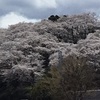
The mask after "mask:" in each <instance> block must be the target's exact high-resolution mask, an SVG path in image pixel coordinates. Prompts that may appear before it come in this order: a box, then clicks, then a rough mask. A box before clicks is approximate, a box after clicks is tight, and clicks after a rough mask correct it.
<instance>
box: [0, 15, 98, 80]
mask: <svg viewBox="0 0 100 100" xmlns="http://www.w3.org/2000/svg"><path fill="white" fill-rule="evenodd" d="M96 22H97V21H96V19H95V17H94V15H92V14H80V15H70V16H69V15H66V16H65V15H64V16H61V17H60V18H59V19H58V20H57V21H56V22H52V21H50V20H42V21H41V22H38V23H36V24H33V23H19V24H16V25H11V26H10V27H9V28H8V29H0V69H1V73H3V75H5V76H6V77H7V76H8V77H10V76H11V75H15V74H16V73H17V75H19V78H20V79H22V80H27V79H30V77H31V76H30V74H29V73H31V72H34V73H35V75H42V74H43V72H44V71H45V70H47V69H48V68H49V67H50V66H53V65H58V64H59V60H60V58H59V57H61V59H63V58H66V57H67V56H68V55H71V54H73V53H74V54H76V55H83V56H86V57H89V55H91V56H92V57H94V58H93V59H95V57H97V56H96V55H98V64H99V62H100V61H99V56H100V31H96V32H95V29H94V27H95V25H96ZM91 32H92V33H91ZM59 52H61V53H59ZM58 58H59V59H58ZM91 59H92V58H91ZM91 59H90V61H91V62H92V60H91ZM22 72H23V75H22ZM26 72H27V73H26ZM25 73H26V74H25ZM9 75H10V76H9ZM28 77H29V78H28ZM8 79H9V78H8Z"/></svg>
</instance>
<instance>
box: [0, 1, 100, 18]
mask: <svg viewBox="0 0 100 100" xmlns="http://www.w3.org/2000/svg"><path fill="white" fill-rule="evenodd" d="M10 12H17V13H20V14H21V15H24V16H26V17H27V18H28V19H44V18H47V17H48V16H50V15H52V14H59V15H62V14H77V13H83V12H96V13H97V14H100V0H0V16H4V15H5V14H8V13H10Z"/></svg>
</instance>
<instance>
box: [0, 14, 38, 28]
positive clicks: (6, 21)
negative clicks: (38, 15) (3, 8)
mask: <svg viewBox="0 0 100 100" xmlns="http://www.w3.org/2000/svg"><path fill="white" fill-rule="evenodd" d="M38 21H40V20H39V19H38V20H37V19H28V18H26V17H24V16H22V15H20V14H18V13H15V12H10V13H8V14H6V15H5V16H2V17H0V28H7V27H8V26H9V25H13V24H17V23H19V22H33V23H35V22H38Z"/></svg>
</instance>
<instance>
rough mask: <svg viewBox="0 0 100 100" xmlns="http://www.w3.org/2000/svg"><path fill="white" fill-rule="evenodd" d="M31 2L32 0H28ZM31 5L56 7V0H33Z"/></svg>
mask: <svg viewBox="0 0 100 100" xmlns="http://www.w3.org/2000/svg"><path fill="white" fill-rule="evenodd" d="M30 2H32V0H30ZM33 5H35V6H36V7H37V8H42V9H43V8H45V9H46V8H57V2H56V0H50V1H49V0H34V1H33Z"/></svg>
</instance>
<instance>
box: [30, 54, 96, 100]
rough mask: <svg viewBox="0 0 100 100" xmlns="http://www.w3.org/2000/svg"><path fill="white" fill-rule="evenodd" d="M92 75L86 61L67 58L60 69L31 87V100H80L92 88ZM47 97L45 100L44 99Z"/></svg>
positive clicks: (72, 57)
mask: <svg viewBox="0 0 100 100" xmlns="http://www.w3.org/2000/svg"><path fill="white" fill-rule="evenodd" d="M93 79H94V74H93V70H92V69H91V68H90V67H89V66H87V64H86V59H85V58H83V57H82V58H81V57H77V56H68V57H67V58H66V59H65V60H64V61H63V63H62V66H60V68H55V67H52V68H51V71H50V72H49V73H48V74H47V75H46V76H45V77H44V78H43V79H42V80H41V81H40V82H39V83H36V85H35V87H33V90H32V92H33V95H32V96H33V97H35V98H34V99H32V100H47V98H49V99H48V100H82V99H83V97H84V94H85V93H86V91H87V90H88V89H91V88H92V85H93ZM46 97H47V98H46Z"/></svg>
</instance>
